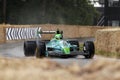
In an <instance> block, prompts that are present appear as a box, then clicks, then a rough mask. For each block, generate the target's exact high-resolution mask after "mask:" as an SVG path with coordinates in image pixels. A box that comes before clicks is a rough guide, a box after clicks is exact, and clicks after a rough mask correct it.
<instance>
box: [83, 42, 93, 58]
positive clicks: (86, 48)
mask: <svg viewBox="0 0 120 80" xmlns="http://www.w3.org/2000/svg"><path fill="white" fill-rule="evenodd" d="M83 51H84V53H87V54H86V55H84V56H85V58H86V59H91V58H93V57H94V54H95V47H94V43H93V42H92V41H86V42H85V43H84V45H83Z"/></svg>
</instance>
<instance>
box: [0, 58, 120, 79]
mask: <svg viewBox="0 0 120 80" xmlns="http://www.w3.org/2000/svg"><path fill="white" fill-rule="evenodd" d="M93 65H94V66H93ZM119 68H120V62H119V61H117V60H108V59H97V60H96V61H93V62H92V63H90V64H88V65H85V66H84V67H80V66H79V65H77V64H76V63H74V64H72V65H70V66H64V65H60V64H58V63H56V62H51V61H50V60H49V59H46V58H44V59H36V58H22V59H20V58H3V57H0V80H120V76H119V74H120V69H119ZM110 76H112V77H110Z"/></svg>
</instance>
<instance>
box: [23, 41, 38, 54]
mask: <svg viewBox="0 0 120 80" xmlns="http://www.w3.org/2000/svg"><path fill="white" fill-rule="evenodd" d="M35 49H36V41H25V42H24V55H25V56H34V54H35Z"/></svg>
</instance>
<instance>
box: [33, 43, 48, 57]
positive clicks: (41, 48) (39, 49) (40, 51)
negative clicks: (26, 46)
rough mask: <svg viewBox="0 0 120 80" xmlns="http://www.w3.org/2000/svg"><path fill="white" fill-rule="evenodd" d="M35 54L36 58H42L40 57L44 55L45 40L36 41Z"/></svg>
mask: <svg viewBox="0 0 120 80" xmlns="http://www.w3.org/2000/svg"><path fill="white" fill-rule="evenodd" d="M35 56H36V57H37V58H42V57H45V56H46V44H45V42H41V41H39V42H38V43H37V48H36V53H35Z"/></svg>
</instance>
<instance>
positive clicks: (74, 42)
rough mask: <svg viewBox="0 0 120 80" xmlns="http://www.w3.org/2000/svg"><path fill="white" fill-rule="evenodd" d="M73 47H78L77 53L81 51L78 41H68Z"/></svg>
mask: <svg viewBox="0 0 120 80" xmlns="http://www.w3.org/2000/svg"><path fill="white" fill-rule="evenodd" d="M68 43H70V44H71V45H76V46H77V48H76V49H77V51H79V42H78V41H68Z"/></svg>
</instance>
